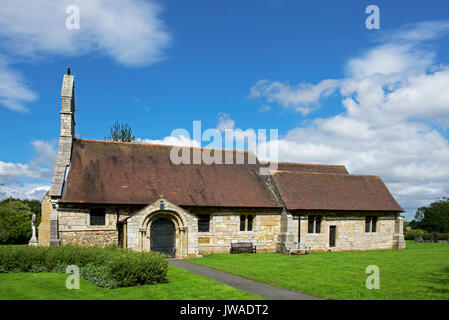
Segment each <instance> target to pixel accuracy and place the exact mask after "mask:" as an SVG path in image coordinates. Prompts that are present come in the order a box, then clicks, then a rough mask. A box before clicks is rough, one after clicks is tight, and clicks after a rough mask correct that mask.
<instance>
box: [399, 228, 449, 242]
mask: <svg viewBox="0 0 449 320" xmlns="http://www.w3.org/2000/svg"><path fill="white" fill-rule="evenodd" d="M420 233H422V238H423V240H432V237H433V235H434V233H432V232H428V231H425V230H421V229H412V230H409V231H407V232H406V233H405V234H404V238H405V240H415V238H419V234H420ZM438 238H439V240H447V239H448V238H449V233H438Z"/></svg>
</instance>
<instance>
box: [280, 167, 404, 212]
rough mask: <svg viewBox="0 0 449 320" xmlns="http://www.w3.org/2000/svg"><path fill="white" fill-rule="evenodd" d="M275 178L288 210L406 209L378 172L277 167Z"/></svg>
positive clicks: (397, 210)
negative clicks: (366, 173)
mask: <svg viewBox="0 0 449 320" xmlns="http://www.w3.org/2000/svg"><path fill="white" fill-rule="evenodd" d="M273 180H274V182H275V184H276V186H277V188H278V190H279V193H280V196H281V198H282V200H283V201H284V203H285V205H286V207H287V209H288V210H350V211H395V212H400V211H403V209H402V208H401V207H400V206H399V205H398V203H397V202H396V200H395V199H394V198H393V196H392V195H391V193H390V192H389V191H388V189H387V187H386V186H385V184H384V183H383V182H382V180H381V179H380V177H378V176H367V175H353V174H338V173H316V172H314V173H312V172H299V171H296V172H294V171H277V172H276V173H274V174H273Z"/></svg>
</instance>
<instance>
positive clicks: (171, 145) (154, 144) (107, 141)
mask: <svg viewBox="0 0 449 320" xmlns="http://www.w3.org/2000/svg"><path fill="white" fill-rule="evenodd" d="M74 139H75V140H80V141H90V142H101V143H115V144H135V145H143V146H158V147H179V148H191V149H207V150H221V151H238V152H247V153H249V152H252V153H254V152H253V151H251V150H241V149H225V148H209V147H196V146H178V145H175V144H159V143H145V142H122V141H112V140H98V139H82V138H74Z"/></svg>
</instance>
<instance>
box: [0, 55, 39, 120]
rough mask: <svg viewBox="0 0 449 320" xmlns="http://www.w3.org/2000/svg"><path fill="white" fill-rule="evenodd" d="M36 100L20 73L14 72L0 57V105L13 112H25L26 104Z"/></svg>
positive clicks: (3, 58) (26, 109)
mask: <svg viewBox="0 0 449 320" xmlns="http://www.w3.org/2000/svg"><path fill="white" fill-rule="evenodd" d="M36 99H37V94H36V93H35V92H34V91H32V90H31V89H29V87H28V84H27V82H26V80H25V79H24V77H23V76H22V74H21V73H20V72H17V71H15V70H14V69H13V68H11V66H10V65H9V64H8V63H7V59H6V58H5V57H4V56H2V55H0V104H1V105H3V106H5V107H6V108H8V109H11V110H13V111H20V112H26V111H28V108H27V107H26V106H25V105H26V103H29V102H33V101H35V100H36Z"/></svg>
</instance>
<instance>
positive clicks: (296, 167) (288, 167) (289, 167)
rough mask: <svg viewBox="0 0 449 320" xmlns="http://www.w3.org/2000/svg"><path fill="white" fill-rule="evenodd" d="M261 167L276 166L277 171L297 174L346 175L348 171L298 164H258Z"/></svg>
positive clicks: (333, 167)
mask: <svg viewBox="0 0 449 320" xmlns="http://www.w3.org/2000/svg"><path fill="white" fill-rule="evenodd" d="M260 163H261V164H262V165H265V164H268V163H272V164H277V167H278V168H277V171H299V172H317V173H342V174H348V170H346V167H345V166H343V165H331V164H311V163H298V162H274V161H270V162H264V161H261V162H260Z"/></svg>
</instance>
